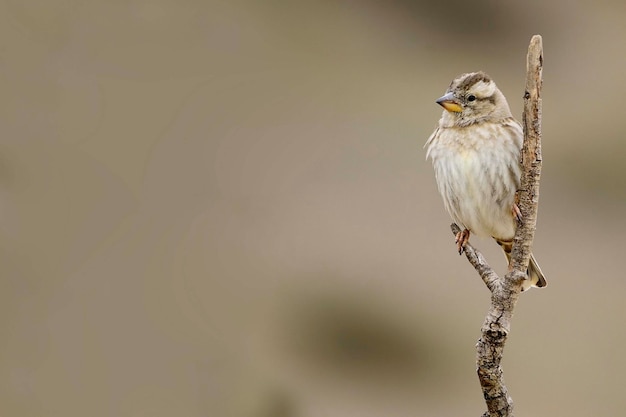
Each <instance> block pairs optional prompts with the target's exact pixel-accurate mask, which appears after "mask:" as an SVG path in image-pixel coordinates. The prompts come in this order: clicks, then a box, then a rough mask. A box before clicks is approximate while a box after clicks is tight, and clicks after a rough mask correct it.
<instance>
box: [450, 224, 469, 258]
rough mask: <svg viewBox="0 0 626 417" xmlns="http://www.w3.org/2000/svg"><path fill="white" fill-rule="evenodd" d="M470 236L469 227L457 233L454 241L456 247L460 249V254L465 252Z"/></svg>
mask: <svg viewBox="0 0 626 417" xmlns="http://www.w3.org/2000/svg"><path fill="white" fill-rule="evenodd" d="M469 238H470V231H469V230H467V229H463V230H462V231H460V232H459V233H457V234H456V238H455V239H454V243H456V249H457V250H458V251H459V255H461V254H462V253H463V249H464V248H465V244H466V243H467V242H468V241H469Z"/></svg>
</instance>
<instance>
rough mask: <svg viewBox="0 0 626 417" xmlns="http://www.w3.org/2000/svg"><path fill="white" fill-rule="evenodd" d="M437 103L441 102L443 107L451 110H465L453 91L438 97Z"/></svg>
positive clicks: (455, 111)
mask: <svg viewBox="0 0 626 417" xmlns="http://www.w3.org/2000/svg"><path fill="white" fill-rule="evenodd" d="M437 104H439V105H440V106H441V107H443V108H444V109H446V110H448V111H449V112H453V113H461V112H462V111H463V108H462V107H461V105H460V104H459V103H458V102H457V101H456V99H455V98H454V94H453V93H448V94H446V95H445V96H442V97H439V98H438V99H437Z"/></svg>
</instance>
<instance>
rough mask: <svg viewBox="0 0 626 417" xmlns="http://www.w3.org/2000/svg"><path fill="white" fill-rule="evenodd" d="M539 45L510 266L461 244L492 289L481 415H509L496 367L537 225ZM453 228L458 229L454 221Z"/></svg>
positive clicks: (536, 42) (535, 44)
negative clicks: (496, 265)
mask: <svg viewBox="0 0 626 417" xmlns="http://www.w3.org/2000/svg"><path fill="white" fill-rule="evenodd" d="M542 66H543V46H542V41H541V36H539V35H535V36H533V37H532V39H531V40H530V45H529V47H528V56H527V59H526V91H525V93H524V114H523V118H522V121H523V122H522V124H523V127H524V144H523V146H522V151H521V164H522V170H523V172H522V178H521V187H520V188H521V189H520V190H518V192H517V196H516V198H517V201H518V206H519V209H520V211H521V213H522V219H523V220H522V221H521V222H520V223H518V227H517V230H516V231H515V237H514V239H513V250H512V257H511V263H510V267H509V268H510V270H509V272H508V273H507V274H506V275H505V276H504V279H501V278H500V277H499V276H498V275H497V274H496V273H495V272H494V271H493V269H491V267H490V266H489V265H488V264H487V262H486V260H485V258H484V257H483V255H482V254H481V253H480V252H478V251H477V250H476V249H475V248H473V247H472V246H471V245H469V244H466V245H465V255H466V256H467V259H468V261H469V262H470V264H472V266H473V267H474V268H475V269H476V271H477V272H478V274H479V275H480V276H481V278H482V280H483V282H484V283H485V284H486V285H487V288H489V290H490V291H491V307H490V308H489V311H488V312H487V316H486V317H485V321H484V323H483V326H482V328H481V332H482V335H481V337H480V339H479V340H478V343H477V345H476V350H477V357H476V364H477V373H478V379H479V380H480V386H481V388H482V391H483V396H484V397H485V402H486V403H487V410H488V411H486V412H485V414H483V417H512V416H513V400H512V399H511V396H510V395H509V394H508V391H507V388H506V386H505V385H504V377H503V371H502V368H501V367H500V362H501V361H502V353H503V351H504V344H505V343H506V339H507V336H508V334H509V330H510V328H511V318H512V317H513V310H514V308H515V304H516V303H517V300H518V298H519V295H520V292H521V289H522V282H523V280H524V279H525V278H526V270H527V269H528V262H529V259H530V250H531V247H532V242H533V238H534V236H535V228H536V224H537V207H538V201H539V178H540V175H541V86H542V78H541V73H542ZM451 227H452V232H453V233H454V234H456V233H458V232H459V231H460V229H459V228H458V226H457V225H455V224H453V225H452V226H451Z"/></svg>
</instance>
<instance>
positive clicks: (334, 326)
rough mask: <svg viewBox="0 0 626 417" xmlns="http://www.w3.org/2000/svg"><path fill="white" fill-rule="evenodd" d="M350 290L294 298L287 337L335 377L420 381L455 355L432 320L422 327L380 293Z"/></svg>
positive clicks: (304, 357)
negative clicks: (369, 294)
mask: <svg viewBox="0 0 626 417" xmlns="http://www.w3.org/2000/svg"><path fill="white" fill-rule="evenodd" d="M347 294H349V292H344V291H335V292H330V291H329V292H328V293H317V294H299V295H297V296H295V297H290V299H291V301H292V302H293V304H290V305H289V306H288V307H287V308H286V309H285V310H284V311H283V314H284V315H285V316H286V317H287V320H286V322H287V325H286V328H285V332H284V334H283V340H284V341H285V342H286V345H287V349H288V350H290V351H291V352H292V353H295V355H296V357H297V358H298V359H299V360H300V361H302V362H303V363H304V364H305V365H309V366H312V367H314V368H315V369H322V370H324V371H325V372H327V373H329V374H330V375H333V377H346V378H355V377H358V378H359V379H368V378H371V379H374V378H375V379H376V380H377V381H379V380H380V379H381V378H384V379H387V381H388V382H393V381H396V382H402V381H406V380H411V381H413V382H419V380H423V379H425V378H432V377H433V374H436V373H437V369H438V368H439V369H440V368H442V367H444V363H446V362H449V361H450V360H451V359H452V358H453V355H452V354H446V349H445V347H444V346H441V344H440V342H438V340H439V341H441V340H442V338H440V337H437V335H436V334H434V333H435V331H433V328H432V327H429V326H430V325H431V323H428V321H427V320H428V319H427V318H424V321H423V323H424V325H423V326H421V325H420V318H419V317H418V318H416V319H413V318H410V317H409V318H407V317H406V316H405V315H404V314H401V313H398V312H393V311H390V308H389V307H390V305H389V304H385V302H382V301H380V299H378V300H377V298H376V297H370V296H359V295H353V296H349V295H347ZM416 314H417V313H416Z"/></svg>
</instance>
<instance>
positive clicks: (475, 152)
mask: <svg viewBox="0 0 626 417" xmlns="http://www.w3.org/2000/svg"><path fill="white" fill-rule="evenodd" d="M437 103H438V104H440V105H441V106H442V107H443V108H444V109H445V110H444V112H443V115H442V116H441V119H439V125H438V126H437V128H436V129H435V131H434V132H433V134H432V135H431V136H430V138H429V139H428V141H427V142H426V145H425V147H426V148H427V157H430V158H431V160H432V162H433V167H434V168H435V178H436V180H437V186H438V187H439V192H440V193H441V196H442V197H443V203H444V205H445V207H446V210H447V211H448V213H449V214H450V216H452V219H453V220H454V222H455V223H456V224H457V225H458V226H459V227H460V228H461V229H462V232H460V233H459V234H457V236H456V243H457V249H458V250H459V253H462V252H463V247H464V246H465V243H467V241H468V240H469V237H470V234H471V233H473V234H476V235H478V236H491V237H493V238H494V239H495V240H496V242H498V244H499V245H500V246H501V247H502V249H503V250H504V253H505V255H506V258H507V261H509V263H510V261H511V249H512V247H513V236H514V235H515V229H516V227H517V219H519V218H521V213H520V211H519V208H518V207H517V205H516V204H515V192H516V191H517V189H518V188H519V186H520V178H521V173H522V167H521V165H520V150H521V147H522V140H523V132H522V127H521V125H520V124H519V122H518V121H517V120H515V119H514V118H513V116H512V115H511V110H510V109H509V104H508V103H507V101H506V98H505V97H504V95H503V94H502V92H500V90H499V89H498V87H496V84H495V83H494V82H493V80H492V79H491V78H490V77H489V76H488V75H487V74H485V73H484V72H472V73H467V74H463V75H461V76H459V77H458V78H456V79H455V80H454V81H452V83H451V84H450V86H449V87H448V90H447V91H446V93H445V94H444V95H443V97H440V98H439V99H438V100H437ZM531 286H532V287H545V286H546V280H545V277H544V276H543V273H542V272H541V269H540V268H539V265H537V261H536V260H535V258H534V256H532V255H531V256H530V263H529V265H528V279H527V280H525V281H524V283H523V286H522V291H524V290H527V289H528V288H530V287H531Z"/></svg>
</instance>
